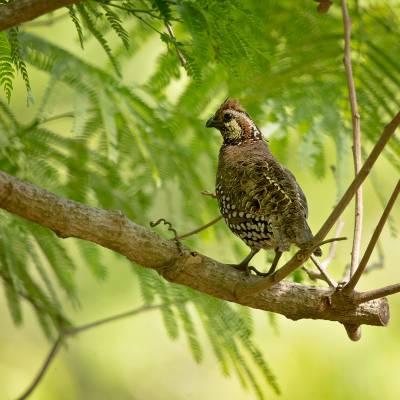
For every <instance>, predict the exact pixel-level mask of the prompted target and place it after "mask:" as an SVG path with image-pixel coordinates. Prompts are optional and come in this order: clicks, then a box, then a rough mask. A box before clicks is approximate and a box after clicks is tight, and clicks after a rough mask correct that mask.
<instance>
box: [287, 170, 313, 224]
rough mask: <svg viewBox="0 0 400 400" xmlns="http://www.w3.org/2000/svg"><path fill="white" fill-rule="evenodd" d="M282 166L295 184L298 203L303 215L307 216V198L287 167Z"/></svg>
mask: <svg viewBox="0 0 400 400" xmlns="http://www.w3.org/2000/svg"><path fill="white" fill-rule="evenodd" d="M282 168H283V169H284V170H285V172H286V173H287V174H288V176H289V177H290V178H291V180H292V181H293V184H294V185H295V188H296V192H297V194H298V197H299V201H300V204H301V205H302V206H303V208H304V213H305V217H306V218H308V204H307V199H306V196H305V194H304V192H303V190H302V189H301V187H300V185H299V184H298V182H297V180H296V178H295V176H294V175H293V174H292V173H291V172H290V171H289V170H288V169H287V168H285V167H282Z"/></svg>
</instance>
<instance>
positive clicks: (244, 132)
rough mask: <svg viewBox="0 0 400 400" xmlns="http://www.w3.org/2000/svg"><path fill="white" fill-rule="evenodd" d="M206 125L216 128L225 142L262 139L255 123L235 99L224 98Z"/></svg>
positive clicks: (235, 142)
mask: <svg viewBox="0 0 400 400" xmlns="http://www.w3.org/2000/svg"><path fill="white" fill-rule="evenodd" d="M206 127H207V128H217V129H218V130H219V131H220V132H221V135H222V137H223V139H224V143H226V144H241V143H243V142H245V141H247V140H261V139H262V135H261V132H260V130H259V129H258V128H257V126H256V124H255V123H254V122H253V121H252V119H251V118H250V116H249V114H247V112H246V111H245V110H244V109H243V108H242V106H241V105H240V103H239V102H238V101H237V100H235V99H227V100H225V101H224V102H223V103H222V104H221V105H220V106H219V108H218V110H217V111H216V112H215V114H214V115H213V116H212V117H211V118H210V119H209V120H208V121H207V123H206Z"/></svg>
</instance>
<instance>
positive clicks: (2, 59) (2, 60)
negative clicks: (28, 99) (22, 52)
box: [0, 32, 15, 101]
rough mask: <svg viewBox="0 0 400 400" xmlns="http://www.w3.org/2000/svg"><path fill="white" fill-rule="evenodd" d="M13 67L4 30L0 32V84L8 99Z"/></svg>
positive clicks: (10, 90)
mask: <svg viewBox="0 0 400 400" xmlns="http://www.w3.org/2000/svg"><path fill="white" fill-rule="evenodd" d="M14 73H15V69H14V66H13V63H12V56H11V46H10V42H9V41H8V38H7V35H6V33H5V32H0V85H1V86H2V87H3V90H4V92H5V94H6V97H7V100H8V101H10V98H11V93H12V89H13V86H12V81H13V79H14Z"/></svg>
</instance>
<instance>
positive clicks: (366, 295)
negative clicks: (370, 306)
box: [355, 283, 400, 304]
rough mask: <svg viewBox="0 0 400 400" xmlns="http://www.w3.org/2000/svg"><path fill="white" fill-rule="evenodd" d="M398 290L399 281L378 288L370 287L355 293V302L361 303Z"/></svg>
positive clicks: (399, 290)
mask: <svg viewBox="0 0 400 400" xmlns="http://www.w3.org/2000/svg"><path fill="white" fill-rule="evenodd" d="M399 292H400V283H395V284H394V285H389V286H385V287H382V288H379V289H372V290H369V291H367V292H362V293H357V294H356V295H355V302H356V303H358V304H361V303H364V302H365V301H370V300H374V299H380V298H381V297H384V296H389V295H391V294H396V293H399Z"/></svg>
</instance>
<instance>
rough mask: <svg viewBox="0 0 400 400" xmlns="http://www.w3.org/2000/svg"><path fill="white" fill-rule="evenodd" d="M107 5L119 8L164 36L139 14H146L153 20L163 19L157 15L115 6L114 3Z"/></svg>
mask: <svg viewBox="0 0 400 400" xmlns="http://www.w3.org/2000/svg"><path fill="white" fill-rule="evenodd" d="M106 5H108V6H111V7H115V8H119V9H120V10H124V11H126V12H127V13H128V14H132V15H134V16H135V17H136V18H137V19H139V20H140V21H142V22H143V23H144V24H145V25H147V26H148V27H149V28H150V29H152V30H153V31H154V32H157V33H158V34H159V35H162V32H160V31H159V30H158V29H157V28H155V27H154V26H153V25H151V24H150V23H149V22H147V21H146V20H145V19H144V18H143V17H141V16H140V15H139V13H145V14H149V15H150V16H151V17H152V18H158V19H162V18H161V17H159V16H157V15H153V13H151V12H150V10H137V9H134V8H126V7H123V6H120V5H118V4H113V3H107V4H106Z"/></svg>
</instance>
